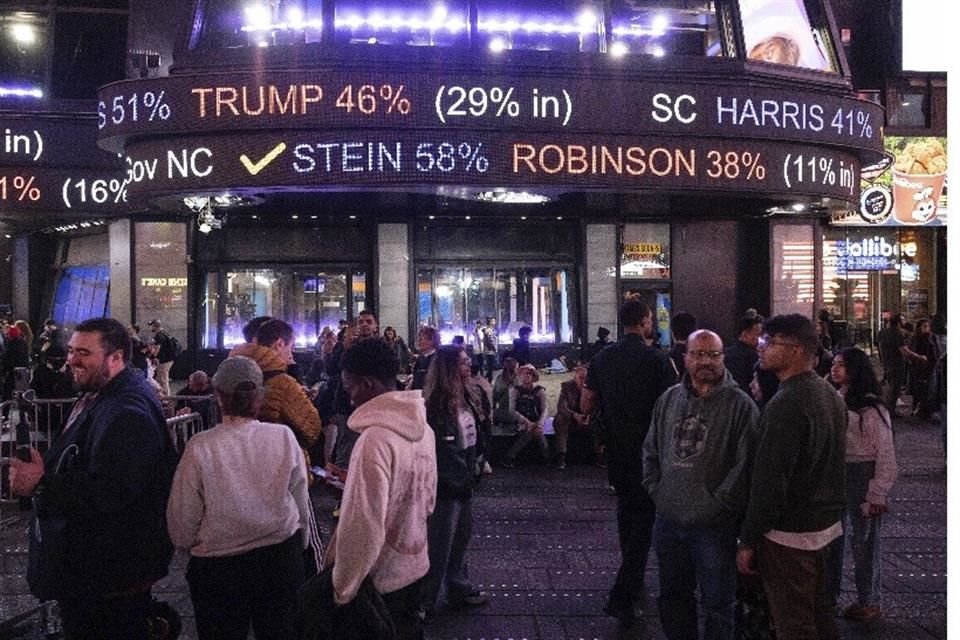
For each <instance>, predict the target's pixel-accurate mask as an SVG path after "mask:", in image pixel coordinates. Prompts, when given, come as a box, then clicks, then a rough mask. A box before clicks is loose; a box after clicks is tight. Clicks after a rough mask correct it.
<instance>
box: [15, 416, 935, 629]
mask: <svg viewBox="0 0 960 640" xmlns="http://www.w3.org/2000/svg"><path fill="white" fill-rule="evenodd" d="M895 430H896V446H897V456H898V462H899V465H900V477H899V480H898V481H897V484H896V486H895V487H894V490H893V496H892V502H891V513H890V514H889V515H888V516H887V518H886V521H885V523H884V529H883V532H884V574H883V583H884V589H885V591H886V595H885V603H884V611H885V615H884V617H883V619H881V620H879V621H876V622H874V623H871V624H868V625H856V624H852V623H849V622H847V621H840V625H841V631H842V633H843V637H844V638H864V639H867V638H869V639H871V640H884V639H891V640H894V639H895V640H926V639H934V638H940V639H942V638H946V606H947V599H946V588H947V584H946V573H945V572H946V549H947V540H946V472H945V464H944V460H943V456H942V452H941V449H940V429H939V426H938V425H933V424H930V423H921V422H918V421H916V420H914V419H911V418H903V419H898V420H897V421H896V422H895ZM334 500H335V498H334V495H333V494H332V493H330V492H329V491H327V490H324V489H320V488H315V489H314V503H315V505H316V507H317V513H318V519H320V520H321V523H320V524H321V529H322V535H323V538H324V540H327V539H329V536H330V519H329V514H330V512H331V509H332V507H333V503H334ZM614 507H615V500H614V498H613V497H612V496H611V495H609V493H608V492H607V488H606V475H605V471H604V470H603V469H599V468H596V467H592V466H581V465H570V466H568V467H567V469H566V470H565V471H557V470H554V469H552V468H547V467H540V466H528V467H521V468H519V469H513V470H507V469H501V468H496V469H495V471H494V474H493V475H491V476H485V478H484V480H483V485H482V487H481V488H480V490H479V491H478V493H477V495H476V497H475V500H474V529H473V539H472V542H471V545H470V549H469V551H468V559H469V562H470V570H471V575H472V577H473V580H474V581H475V584H476V586H478V587H479V588H481V589H483V590H484V591H486V592H487V593H488V594H489V595H490V603H489V604H488V605H487V606H486V607H483V608H481V609H477V610H474V611H471V612H469V613H458V614H456V615H453V614H448V615H440V616H439V617H438V618H437V619H436V620H435V621H434V622H433V623H432V624H431V625H430V626H429V627H428V628H427V638H428V639H429V640H480V639H482V638H487V639H491V640H492V639H495V638H500V639H501V640H507V639H508V638H513V639H515V640H520V639H521V638H525V639H528V640H534V639H542V640H563V639H571V640H572V639H579V638H591V639H594V638H595V639H598V640H605V639H613V638H644V639H645V638H660V637H662V636H661V634H660V631H659V621H658V619H657V613H656V602H655V600H654V597H655V595H656V592H657V575H656V572H657V569H656V560H655V558H654V557H653V556H651V561H650V566H649V568H648V572H647V576H646V584H647V588H648V590H649V592H650V594H651V596H650V597H649V598H648V600H647V603H646V607H645V615H644V617H643V619H642V621H641V622H638V624H637V625H635V626H634V628H633V629H631V630H630V631H629V632H622V631H621V630H619V629H618V627H617V624H616V622H615V621H614V620H612V619H610V618H608V617H606V616H605V615H604V614H603V613H602V611H601V608H602V606H603V604H604V599H605V598H606V594H607V590H608V589H609V587H610V585H611V583H612V581H613V576H614V574H615V572H616V569H617V567H618V565H619V551H618V547H617V539H616V524H615V515H614ZM14 515H18V514H17V512H16V507H15V506H13V507H4V510H3V513H2V514H0V520H3V519H5V518H7V517H9V516H14ZM25 523H26V520H25V518H23V517H22V516H21V517H19V518H18V520H17V521H16V523H15V524H14V525H12V526H8V527H5V528H3V529H2V530H0V547H2V549H3V555H2V558H0V621H3V620H7V619H9V618H11V617H12V616H15V615H16V614H18V613H21V612H23V611H27V610H29V609H31V608H33V607H35V606H36V604H37V603H36V601H35V599H34V598H33V597H32V596H30V595H29V594H28V591H27V588H26V583H25V579H24V576H23V572H24V571H25V568H26V561H27V557H26V553H27V545H26V533H25V529H26V524H25ZM183 570H184V558H183V557H180V556H178V557H177V558H176V559H175V561H174V563H173V566H172V569H171V575H170V576H168V577H167V578H166V579H164V580H163V581H161V582H160V583H158V584H157V586H156V589H155V592H156V593H157V595H158V596H159V597H160V598H162V599H164V600H167V601H169V602H171V603H172V604H173V605H174V606H175V607H176V608H177V609H178V610H179V611H180V613H181V615H182V616H183V618H184V634H183V635H182V636H181V637H183V638H195V633H194V626H193V619H192V611H191V606H190V597H189V593H188V590H187V586H186V582H185V580H184V578H183ZM843 589H844V593H843V596H842V598H841V604H842V605H845V604H847V603H849V602H850V601H851V600H852V598H853V595H854V587H853V578H852V561H850V560H849V555H848V562H847V563H846V572H845V576H844V584H843ZM13 637H16V638H40V637H41V636H40V635H39V634H38V633H35V632H32V631H31V629H30V628H24V629H23V633H18V635H15V636H13Z"/></svg>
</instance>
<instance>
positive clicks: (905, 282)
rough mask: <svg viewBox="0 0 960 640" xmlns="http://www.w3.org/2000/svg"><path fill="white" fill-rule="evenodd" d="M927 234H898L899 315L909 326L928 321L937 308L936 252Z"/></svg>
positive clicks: (931, 235)
mask: <svg viewBox="0 0 960 640" xmlns="http://www.w3.org/2000/svg"><path fill="white" fill-rule="evenodd" d="M933 238H934V236H933V234H932V233H930V232H929V231H919V230H916V229H903V230H901V231H900V300H901V308H900V312H901V313H903V315H904V316H905V317H906V318H907V320H909V321H910V322H916V321H917V320H919V319H920V318H928V317H930V315H931V314H932V313H933V307H934V306H935V305H936V296H935V293H934V292H935V291H936V271H937V270H936V264H935V260H936V251H935V249H934V240H933Z"/></svg>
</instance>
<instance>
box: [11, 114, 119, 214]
mask: <svg viewBox="0 0 960 640" xmlns="http://www.w3.org/2000/svg"><path fill="white" fill-rule="evenodd" d="M122 165H123V163H122V161H121V159H120V158H118V157H117V154H115V153H108V152H106V151H103V150H101V149H100V148H99V147H97V137H96V122H95V121H94V120H93V119H92V118H90V117H77V116H71V117H70V118H63V119H60V118H47V117H34V118H22V117H10V118H2V117H0V212H12V211H19V210H48V211H49V210H54V211H57V210H66V211H79V212H98V213H99V212H102V213H111V212H122V211H126V210H130V209H131V208H132V207H131V204H130V201H129V198H128V197H127V191H126V184H125V179H126V173H125V172H124V170H123V168H122Z"/></svg>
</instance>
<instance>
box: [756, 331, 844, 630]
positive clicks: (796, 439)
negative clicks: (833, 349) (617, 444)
mask: <svg viewBox="0 0 960 640" xmlns="http://www.w3.org/2000/svg"><path fill="white" fill-rule="evenodd" d="M817 342H818V341H817V332H816V328H815V327H814V325H813V322H812V321H811V320H810V319H809V318H806V317H804V316H801V315H797V314H793V315H784V316H776V317H774V318H771V319H770V320H768V321H767V322H766V324H764V327H763V335H762V336H761V338H760V344H759V349H760V366H761V368H763V369H766V370H768V371H772V372H774V373H775V374H776V375H777V377H778V378H779V379H780V390H779V391H778V392H777V394H776V395H775V396H774V397H773V398H772V399H771V400H770V401H769V402H768V403H767V404H766V406H765V407H764V409H763V413H762V414H761V415H760V444H759V445H758V448H757V455H756V459H755V462H754V469H753V476H752V479H751V486H750V499H749V502H748V506H747V516H746V519H745V520H744V523H743V526H742V528H741V531H740V549H739V550H738V552H737V568H738V569H739V570H740V572H741V573H745V574H751V573H756V572H757V570H758V568H759V573H760V576H761V578H762V579H763V584H764V590H765V591H766V593H767V599H768V600H769V602H770V611H771V614H772V616H773V620H774V624H775V626H776V628H777V639H778V640H798V639H804V640H806V639H810V640H816V639H819V640H833V639H835V638H837V637H838V635H837V627H836V623H835V622H834V620H833V616H832V612H831V611H830V605H829V599H828V598H827V597H826V591H825V588H824V555H825V551H826V548H827V545H829V544H830V542H832V541H833V540H835V539H836V538H838V537H840V536H841V535H842V530H841V528H840V514H841V511H842V510H843V504H844V482H845V465H844V453H845V451H844V449H845V443H846V439H845V438H846V428H847V412H846V408H845V407H844V404H843V401H842V400H841V399H840V396H839V394H837V392H836V391H834V389H833V387H831V386H830V385H829V384H828V383H827V382H826V381H825V380H823V379H822V378H820V377H819V376H817V375H816V373H815V372H814V371H813V360H814V356H815V355H816V353H817Z"/></svg>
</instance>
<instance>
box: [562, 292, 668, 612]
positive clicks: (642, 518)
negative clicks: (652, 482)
mask: <svg viewBox="0 0 960 640" xmlns="http://www.w3.org/2000/svg"><path fill="white" fill-rule="evenodd" d="M620 323H621V324H622V325H623V333H624V335H623V337H622V338H620V340H619V341H618V342H617V343H616V344H614V345H612V346H609V347H607V348H606V349H604V350H603V351H601V352H600V353H598V354H597V355H595V356H594V357H593V359H592V360H591V361H590V369H589V371H588V373H587V380H586V383H585V386H584V388H583V390H582V392H581V396H580V411H581V413H584V414H587V415H590V414H592V413H594V411H596V410H597V409H600V410H601V411H602V412H603V418H604V423H605V424H606V426H607V434H606V445H607V454H608V459H607V463H608V465H609V466H608V473H609V475H610V483H611V484H612V485H613V487H614V489H616V491H617V529H618V533H619V537H620V553H621V556H622V560H621V563H620V569H619V571H617V577H616V581H615V582H614V585H613V588H612V589H611V590H610V599H609V601H608V602H607V605H606V607H605V608H604V611H606V612H607V613H608V614H609V615H611V616H613V617H615V618H617V619H618V620H620V622H621V623H622V624H624V625H625V626H630V625H632V624H633V622H634V621H635V620H636V618H637V617H638V616H639V615H640V614H641V613H642V609H641V607H642V602H641V601H642V598H643V573H644V571H645V570H646V567H647V555H648V554H649V552H650V542H651V534H652V531H653V521H654V517H655V516H656V507H655V505H654V504H653V500H651V499H650V495H649V494H648V493H647V490H646V489H644V488H643V485H642V484H641V481H642V480H643V440H644V438H646V436H647V431H648V430H649V429H650V419H651V416H652V415H653V406H654V404H655V403H656V401H657V398H659V397H660V395H661V394H662V393H663V392H664V391H666V390H667V389H668V388H669V387H671V386H672V385H673V384H674V383H676V381H677V376H676V372H675V370H674V368H673V364H672V363H671V362H670V359H669V358H668V357H667V354H665V353H664V352H663V351H661V350H660V349H657V348H654V347H650V346H647V344H646V342H645V340H644V339H645V338H650V337H652V336H653V313H652V312H651V311H650V307H648V306H647V305H645V304H644V303H642V302H640V301H639V300H635V299H630V300H627V301H626V302H624V303H623V306H622V307H621V308H620Z"/></svg>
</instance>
